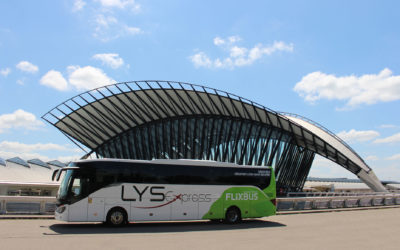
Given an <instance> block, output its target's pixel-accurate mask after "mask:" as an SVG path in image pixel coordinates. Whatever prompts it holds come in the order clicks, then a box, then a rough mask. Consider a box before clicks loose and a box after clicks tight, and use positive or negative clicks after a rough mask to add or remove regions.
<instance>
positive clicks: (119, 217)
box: [111, 211, 124, 225]
mask: <svg viewBox="0 0 400 250" xmlns="http://www.w3.org/2000/svg"><path fill="white" fill-rule="evenodd" d="M123 218H124V215H123V214H122V213H121V212H120V211H115V212H114V213H112V214H111V222H112V223H113V224H115V225H118V224H121V223H122V221H123Z"/></svg>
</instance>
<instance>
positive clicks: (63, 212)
mask: <svg viewBox="0 0 400 250" xmlns="http://www.w3.org/2000/svg"><path fill="white" fill-rule="evenodd" d="M67 210H68V208H67V207H66V206H65V205H61V206H59V207H57V209H56V211H55V213H54V217H55V219H56V220H61V221H68V211H67Z"/></svg>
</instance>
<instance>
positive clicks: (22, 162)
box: [6, 157, 30, 168]
mask: <svg viewBox="0 0 400 250" xmlns="http://www.w3.org/2000/svg"><path fill="white" fill-rule="evenodd" d="M6 161H8V162H12V163H15V164H18V165H21V166H24V167H27V168H30V166H29V164H28V163H27V162H26V161H25V160H23V159H22V158H20V157H13V158H10V159H7V160H6Z"/></svg>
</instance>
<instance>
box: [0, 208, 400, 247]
mask: <svg viewBox="0 0 400 250" xmlns="http://www.w3.org/2000/svg"><path fill="white" fill-rule="evenodd" d="M0 249H69V250H81V249H190V250H193V249H207V250H211V249H246V250H249V249H296V250H297V249H400V208H388V209H376V210H375V209H374V210H360V211H342V212H329V213H313V214H293V215H279V216H273V217H268V218H263V219H259V220H246V221H244V222H243V223H240V224H237V225H225V224H219V223H211V222H204V221H202V222H175V223H170V222H168V223H159V222H158V223H133V224H130V225H128V226H126V227H123V228H111V227H107V226H104V225H102V224H92V223H85V224H76V223H64V222H59V221H55V220H6V219H4V220H0Z"/></svg>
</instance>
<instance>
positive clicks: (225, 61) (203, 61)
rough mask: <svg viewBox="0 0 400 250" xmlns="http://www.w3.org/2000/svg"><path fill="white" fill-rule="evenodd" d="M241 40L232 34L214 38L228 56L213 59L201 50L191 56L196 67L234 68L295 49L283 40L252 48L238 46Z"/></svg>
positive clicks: (215, 42)
mask: <svg viewBox="0 0 400 250" xmlns="http://www.w3.org/2000/svg"><path fill="white" fill-rule="evenodd" d="M239 41H241V38H240V37H239V36H231V37H228V38H226V39H222V38H220V37H215V38H214V45H216V46H218V47H222V48H223V49H224V50H225V51H227V52H229V56H228V57H225V58H216V59H211V58H210V57H209V56H208V55H207V54H206V53H204V52H202V51H200V52H198V53H196V54H194V55H192V56H190V57H189V58H190V60H191V61H192V63H193V64H194V66H195V67H196V68H199V67H205V68H214V69H220V68H225V69H226V68H227V69H234V68H235V67H243V66H247V65H251V64H253V63H254V62H255V61H257V60H259V59H261V58H262V57H264V56H269V55H271V54H273V53H275V52H277V51H286V52H292V51H293V44H287V43H285V42H282V41H279V42H277V41H276V42H274V43H273V44H272V45H263V44H257V45H255V46H254V47H252V48H246V47H239V46H236V45H235V44H236V43H237V42H239Z"/></svg>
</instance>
